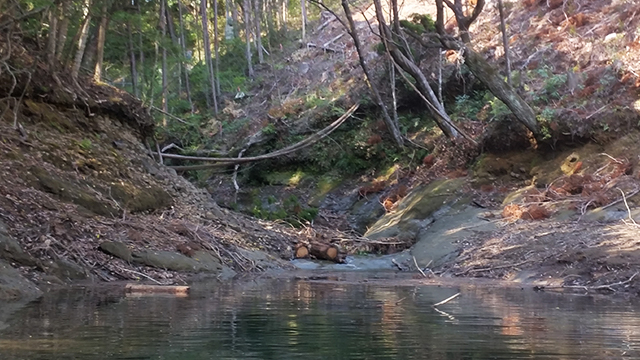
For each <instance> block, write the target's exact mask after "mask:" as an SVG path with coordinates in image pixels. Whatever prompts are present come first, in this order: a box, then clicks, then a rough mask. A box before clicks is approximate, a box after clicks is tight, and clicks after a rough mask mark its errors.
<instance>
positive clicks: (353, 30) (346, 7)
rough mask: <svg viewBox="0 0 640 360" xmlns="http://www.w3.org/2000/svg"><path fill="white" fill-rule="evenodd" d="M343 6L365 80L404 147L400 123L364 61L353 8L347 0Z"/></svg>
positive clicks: (343, 1) (389, 128) (398, 140)
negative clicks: (390, 112)
mask: <svg viewBox="0 0 640 360" xmlns="http://www.w3.org/2000/svg"><path fill="white" fill-rule="evenodd" d="M342 8H343V9H344V13H345V15H346V16H347V21H348V22H349V28H348V29H347V32H348V33H349V35H351V38H352V39H353V44H354V45H355V47H356V51H357V52H358V60H359V61H360V66H361V67H362V71H363V72H364V75H365V77H366V79H365V80H366V81H367V85H369V89H371V93H372V94H373V97H374V99H375V101H376V103H377V104H378V106H380V109H381V110H382V116H383V119H384V122H385V124H386V125H387V129H388V130H389V133H390V134H391V137H392V138H393V141H394V142H395V143H396V145H398V146H399V147H402V146H403V145H404V140H403V139H402V134H400V129H399V128H398V125H397V124H396V123H394V122H393V119H391V117H390V116H389V111H388V110H387V106H386V105H385V104H384V101H382V96H380V93H379V92H378V89H377V88H376V87H375V86H374V85H373V84H372V82H371V81H372V80H373V78H372V77H371V72H370V71H369V67H368V66H367V63H366V62H365V61H364V56H363V54H362V46H361V45H360V38H359V36H358V29H357V28H356V24H355V23H354V21H353V16H352V15H351V9H350V8H349V3H348V2H347V0H342Z"/></svg>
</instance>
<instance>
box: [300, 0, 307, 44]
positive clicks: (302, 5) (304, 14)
mask: <svg viewBox="0 0 640 360" xmlns="http://www.w3.org/2000/svg"><path fill="white" fill-rule="evenodd" d="M300 11H301V12H302V41H304V40H305V39H306V38H307V0H300Z"/></svg>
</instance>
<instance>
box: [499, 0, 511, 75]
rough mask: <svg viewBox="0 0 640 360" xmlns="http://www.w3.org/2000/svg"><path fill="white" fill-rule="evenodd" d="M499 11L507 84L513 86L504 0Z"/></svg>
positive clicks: (500, 1)
mask: <svg viewBox="0 0 640 360" xmlns="http://www.w3.org/2000/svg"><path fill="white" fill-rule="evenodd" d="M498 11H499V12H500V31H502V46H503V48H504V60H505V62H506V64H505V67H506V71H507V84H509V86H511V58H510V57H509V37H508V36H507V25H506V23H505V19H504V6H503V4H502V0H498Z"/></svg>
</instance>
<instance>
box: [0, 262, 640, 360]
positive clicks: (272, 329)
mask: <svg viewBox="0 0 640 360" xmlns="http://www.w3.org/2000/svg"><path fill="white" fill-rule="evenodd" d="M458 292H460V293H461V295H460V296H459V297H457V298H456V299H454V300H452V301H450V302H448V303H446V304H443V305H440V306H438V308H434V307H433V306H432V305H433V304H435V303H437V302H439V301H441V300H443V299H446V298H448V297H450V296H452V295H454V294H456V293H458ZM639 311H640V302H638V301H637V300H635V301H634V300H627V299H621V298H620V297H616V296H615V295H614V296H603V295H586V294H581V295H575V294H561V293H552V292H542V291H538V292H536V291H534V290H533V289H531V287H525V288H520V287H513V286H511V287H502V286H496V285H488V286H487V285H483V284H478V283H475V282H474V281H467V282H465V283H461V284H458V285H455V286H444V285H441V286H437V285H425V284H423V283H421V280H416V279H412V278H411V277H409V276H407V275H405V274H402V275H400V274H396V273H393V272H380V271H379V272H376V273H372V272H351V273H345V272H316V273H315V274H311V273H310V272H307V273H304V272H300V273H299V275H298V276H296V277H291V276H288V277H278V276H275V277H274V276H264V275H263V276H262V277H259V278H252V279H248V280H247V279H245V280H237V281H234V282H231V283H224V284H220V283H218V282H204V283H200V284H198V285H195V286H194V287H193V288H192V292H191V294H190V295H189V296H187V297H175V296H169V295H165V296H159V295H155V296H125V295H124V294H123V293H122V292H120V291H114V288H104V287H102V288H94V287H83V288H76V289H70V290H62V291H56V292H51V293H48V294H46V295H45V296H44V297H43V298H41V299H39V300H37V301H36V302H32V303H30V304H28V305H26V306H25V307H23V308H21V309H20V310H17V311H15V312H13V313H12V314H11V315H10V316H9V317H8V318H7V319H6V320H5V321H4V324H2V325H3V326H2V328H1V329H2V330H0V359H5V360H7V359H612V358H630V359H631V358H640V317H639V316H637V313H638V312H639Z"/></svg>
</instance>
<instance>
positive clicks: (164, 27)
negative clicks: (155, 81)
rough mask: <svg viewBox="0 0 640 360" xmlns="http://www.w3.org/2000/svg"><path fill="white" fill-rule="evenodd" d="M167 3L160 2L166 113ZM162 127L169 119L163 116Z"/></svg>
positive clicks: (161, 0)
mask: <svg viewBox="0 0 640 360" xmlns="http://www.w3.org/2000/svg"><path fill="white" fill-rule="evenodd" d="M165 9H166V1H165V0H160V30H161V34H162V38H161V40H162V110H164V112H165V113H168V112H169V101H168V98H167V97H168V94H167V88H168V87H169V82H168V80H167V72H168V71H169V69H168V67H167V47H166V46H165V44H166V38H167V16H166V10H165ZM162 126H164V127H167V117H166V115H164V114H163V115H162Z"/></svg>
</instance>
